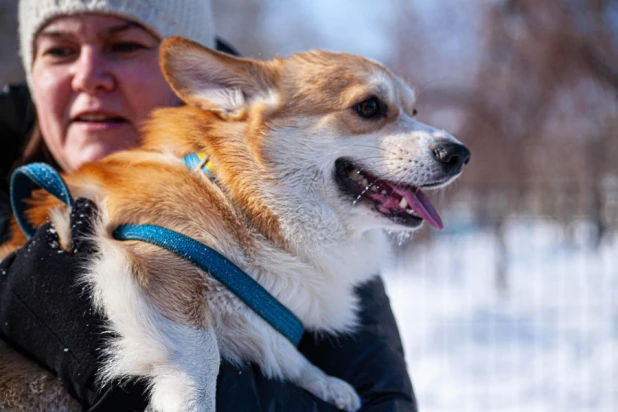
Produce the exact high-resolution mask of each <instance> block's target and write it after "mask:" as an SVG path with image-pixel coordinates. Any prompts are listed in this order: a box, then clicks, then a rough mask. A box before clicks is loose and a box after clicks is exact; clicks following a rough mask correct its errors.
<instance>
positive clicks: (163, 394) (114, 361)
mask: <svg viewBox="0 0 618 412" xmlns="http://www.w3.org/2000/svg"><path fill="white" fill-rule="evenodd" d="M97 240H98V244H99V250H100V252H99V254H98V255H97V257H96V258H95V259H93V261H92V267H91V270H90V271H89V272H88V273H87V274H86V275H85V279H84V280H85V281H86V282H87V283H88V284H90V285H91V287H92V292H93V298H94V303H95V305H96V306H97V307H98V308H99V310H101V311H103V312H104V313H105V314H106V315H107V317H108V319H109V327H110V329H111V330H112V331H113V332H114V333H113V336H114V338H112V339H110V342H109V345H110V346H109V347H108V348H107V350H106V351H107V353H108V357H107V358H106V359H105V360H104V361H103V364H102V370H101V376H100V378H101V380H102V383H109V382H111V381H113V380H116V379H119V378H120V379H122V378H126V377H133V376H140V377H145V378H147V379H148V380H149V383H150V388H151V389H150V409H151V410H155V411H158V412H186V411H192V412H193V411H195V412H197V411H199V412H210V411H215V409H216V405H215V400H216V382H217V375H218V373H219V365H220V354H219V345H218V342H217V338H216V335H215V332H214V330H213V329H210V328H198V327H196V326H190V325H188V324H186V323H185V324H182V323H179V322H175V321H172V320H170V319H168V318H166V317H165V316H163V315H162V314H161V313H160V312H159V310H158V309H157V305H156V304H155V303H154V302H153V300H152V299H151V298H149V297H148V295H147V293H146V292H145V290H144V289H143V286H142V285H141V284H140V283H139V282H138V281H137V280H136V276H135V274H134V273H133V271H132V267H133V264H132V261H131V257H130V255H129V254H128V253H126V251H125V249H124V245H123V244H122V243H121V242H117V241H114V240H112V239H109V238H106V237H101V238H99V239H97ZM204 324H206V325H208V322H207V321H204Z"/></svg>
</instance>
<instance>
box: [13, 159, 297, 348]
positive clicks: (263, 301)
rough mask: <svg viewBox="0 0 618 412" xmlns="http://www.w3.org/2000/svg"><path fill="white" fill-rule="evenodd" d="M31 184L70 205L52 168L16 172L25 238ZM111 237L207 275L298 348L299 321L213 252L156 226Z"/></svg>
mask: <svg viewBox="0 0 618 412" xmlns="http://www.w3.org/2000/svg"><path fill="white" fill-rule="evenodd" d="M197 158H198V159H199V157H197ZM194 160H195V158H193V160H189V161H187V158H185V163H186V164H187V167H189V169H191V170H202V171H204V168H206V169H207V170H208V173H209V174H212V173H211V172H210V170H209V169H208V164H207V160H208V159H206V160H205V161H204V160H203V159H199V161H200V162H203V163H201V164H200V163H196V164H194V166H195V167H197V169H195V167H191V166H190V164H189V162H191V161H194ZM31 182H33V183H35V184H36V185H38V186H39V187H41V188H42V189H45V190H47V191H48V192H49V193H51V194H52V195H54V196H55V197H57V198H58V199H60V200H61V201H62V202H64V203H66V204H67V205H71V203H72V202H73V199H72V198H71V194H70V193H69V190H68V188H67V186H66V183H65V182H64V180H62V177H60V175H59V174H58V172H56V171H55V170H54V168H52V167H51V166H49V165H47V164H45V163H32V164H29V165H26V166H22V167H20V168H18V169H17V170H16V171H15V172H14V173H13V176H12V177H11V206H12V208H13V214H14V215H15V218H16V219H17V223H18V224H19V227H20V228H21V230H22V231H23V232H24V234H25V235H26V236H27V237H28V238H30V237H31V236H32V235H33V234H34V232H35V228H34V227H33V226H32V225H31V224H30V223H29V222H28V220H27V219H26V218H25V211H26V208H27V204H26V203H25V202H24V199H26V198H29V197H31V195H32V186H31V184H30V183H31ZM112 235H113V237H114V239H116V240H139V241H143V242H148V243H151V244H153V245H156V246H159V247H162V248H164V249H167V250H169V251H170V252H172V253H174V254H176V255H177V256H180V257H181V258H183V259H185V260H187V261H189V262H191V263H192V264H194V265H195V266H197V267H199V268H200V269H202V270H204V271H206V272H208V273H209V274H210V275H211V276H212V277H214V278H215V279H216V280H218V281H219V282H221V283H222V284H223V285H225V286H226V287H227V288H228V289H229V290H230V291H232V293H234V294H235V295H236V296H238V297H239V298H240V300H242V301H243V302H244V303H245V304H246V305H247V306H249V307H250V308H251V309H252V310H253V311H254V312H255V313H257V314H258V315H259V316H261V317H262V318H263V319H264V320H265V321H266V322H268V323H269V324H270V325H271V326H272V327H273V328H275V330H277V331H279V332H280V333H281V334H282V335H283V336H285V337H286V338H287V339H288V340H289V341H290V342H292V344H294V345H295V346H298V343H299V342H300V339H301V337H302V335H303V333H304V326H303V324H302V322H301V321H300V319H298V317H296V315H294V314H293V313H292V312H291V311H290V310H288V309H287V308H286V307H285V306H283V305H282V304H281V303H280V302H279V301H278V300H277V299H275V298H274V297H273V296H272V295H271V294H270V293H269V292H268V291H267V290H266V289H264V287H262V285H260V284H259V283H258V282H257V281H256V280H255V279H253V278H252V277H251V276H249V275H248V274H246V273H245V272H244V271H242V270H241V269H240V268H239V267H238V266H236V265H235V264H234V263H232V262H231V261H230V260H228V259H227V258H226V257H225V256H223V255H221V254H220V253H219V252H217V251H215V250H214V249H212V248H210V247H208V246H206V245H204V244H202V243H200V242H198V241H196V240H195V239H192V238H190V237H188V236H185V235H182V234H180V233H178V232H175V231H173V230H170V229H166V228H163V227H160V226H155V225H133V224H127V225H120V226H118V227H117V228H116V229H115V230H114V232H113V234H112Z"/></svg>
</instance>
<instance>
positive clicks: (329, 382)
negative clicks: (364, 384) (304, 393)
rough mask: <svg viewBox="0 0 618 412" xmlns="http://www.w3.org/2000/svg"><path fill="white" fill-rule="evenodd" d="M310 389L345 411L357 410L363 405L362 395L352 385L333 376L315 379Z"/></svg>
mask: <svg viewBox="0 0 618 412" xmlns="http://www.w3.org/2000/svg"><path fill="white" fill-rule="evenodd" d="M308 390H309V392H311V393H313V394H314V395H315V396H317V397H318V398H320V399H322V400H324V401H326V402H328V403H331V404H333V405H335V406H336V407H337V408H339V409H341V410H344V411H356V410H358V409H359V408H360V406H361V400H360V397H359V396H358V394H357V393H356V390H355V389H354V388H353V387H352V385H350V384H349V383H347V382H345V381H343V380H341V379H339V378H335V377H333V376H327V377H326V378H325V379H320V380H316V381H314V382H313V383H312V385H311V386H310V388H308Z"/></svg>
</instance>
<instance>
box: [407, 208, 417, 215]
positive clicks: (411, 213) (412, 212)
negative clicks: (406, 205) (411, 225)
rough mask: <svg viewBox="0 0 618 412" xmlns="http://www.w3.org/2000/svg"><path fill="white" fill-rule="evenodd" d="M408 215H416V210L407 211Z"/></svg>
mask: <svg viewBox="0 0 618 412" xmlns="http://www.w3.org/2000/svg"><path fill="white" fill-rule="evenodd" d="M406 213H407V214H409V215H416V213H414V210H412V209H406Z"/></svg>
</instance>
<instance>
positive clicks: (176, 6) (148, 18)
mask: <svg viewBox="0 0 618 412" xmlns="http://www.w3.org/2000/svg"><path fill="white" fill-rule="evenodd" d="M80 13H103V14H109V15H112V16H118V17H122V18H125V19H128V20H132V21H135V22H137V23H140V24H142V25H144V27H146V28H147V29H149V30H150V31H152V33H153V34H155V35H157V36H159V37H160V38H161V39H164V38H165V37H167V36H171V35H176V36H183V37H187V38H189V39H191V40H193V41H196V42H198V43H201V44H203V45H204V46H207V47H211V48H212V47H214V45H215V29H214V22H213V18H212V11H211V8H210V0H20V1H19V42H20V53H21V59H22V64H23V65H24V71H25V72H26V79H27V80H28V86H29V87H30V91H31V92H32V63H33V58H34V39H35V37H36V35H37V34H38V32H39V31H40V30H41V29H42V28H43V27H44V26H45V25H46V24H47V23H48V22H49V21H50V20H51V19H53V18H55V17H58V16H63V15H73V14H80Z"/></svg>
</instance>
